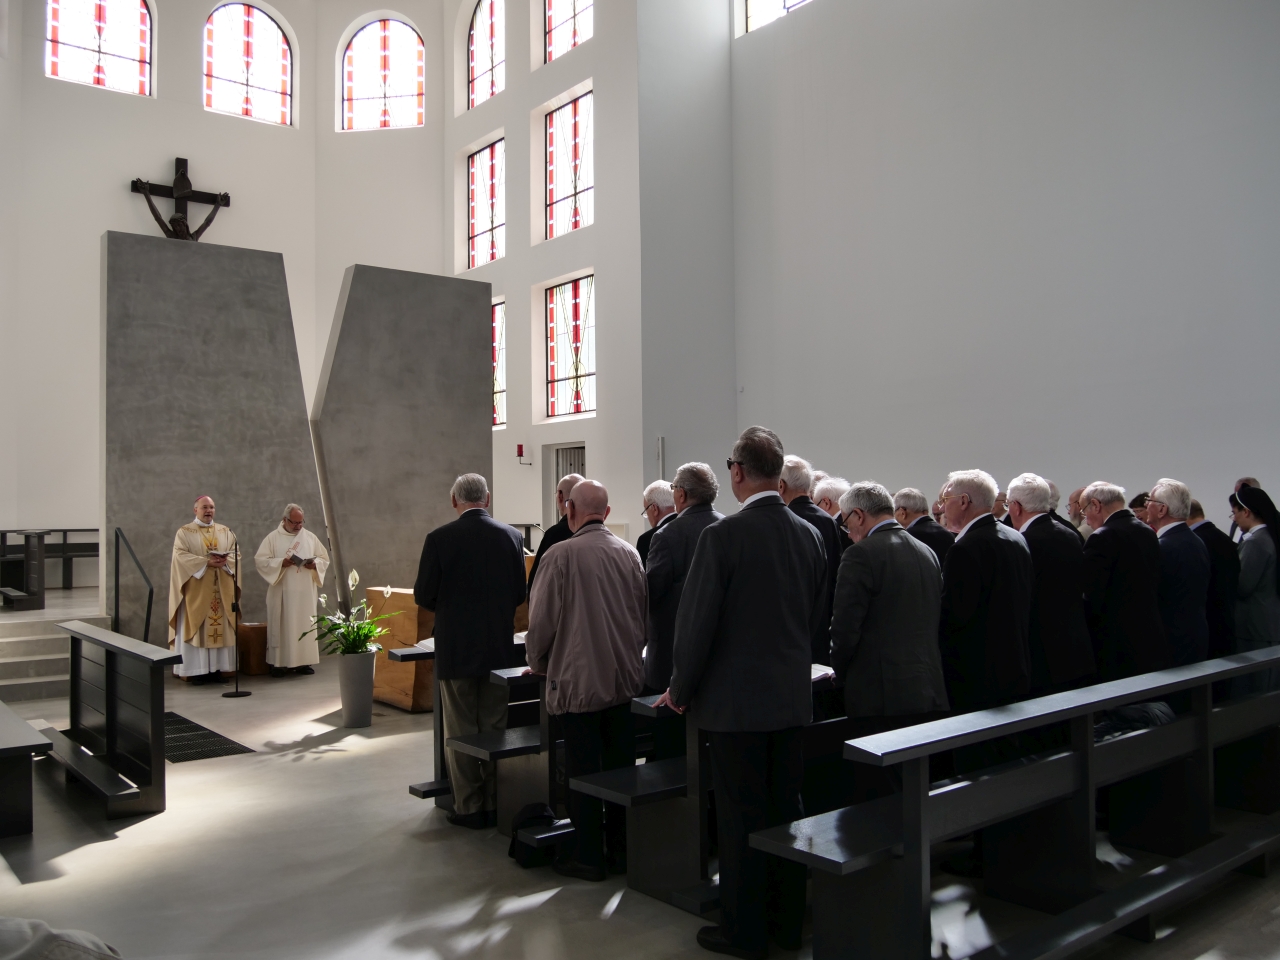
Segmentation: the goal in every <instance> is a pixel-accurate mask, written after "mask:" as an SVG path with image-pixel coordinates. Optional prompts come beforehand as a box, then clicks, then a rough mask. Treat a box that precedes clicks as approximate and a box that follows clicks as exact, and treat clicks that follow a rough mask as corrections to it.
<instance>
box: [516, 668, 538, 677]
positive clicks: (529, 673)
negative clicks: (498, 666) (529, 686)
mask: <svg viewBox="0 0 1280 960" xmlns="http://www.w3.org/2000/svg"><path fill="white" fill-rule="evenodd" d="M520 676H522V677H532V676H534V672H533V668H532V667H525V668H524V669H523V670H521V671H520ZM537 676H539V677H541V676H544V674H541V673H539V674H537Z"/></svg>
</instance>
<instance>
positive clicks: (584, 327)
mask: <svg viewBox="0 0 1280 960" xmlns="http://www.w3.org/2000/svg"><path fill="white" fill-rule="evenodd" d="M595 279H596V278H595V277H594V276H590V277H582V278H581V279H579V280H570V281H569V282H568V283H562V284H560V285H559V286H555V287H549V288H548V289H547V416H548V417H563V416H566V415H567V414H571V413H589V412H591V411H592V410H594V409H595V408H596V305H595V296H594V294H595Z"/></svg>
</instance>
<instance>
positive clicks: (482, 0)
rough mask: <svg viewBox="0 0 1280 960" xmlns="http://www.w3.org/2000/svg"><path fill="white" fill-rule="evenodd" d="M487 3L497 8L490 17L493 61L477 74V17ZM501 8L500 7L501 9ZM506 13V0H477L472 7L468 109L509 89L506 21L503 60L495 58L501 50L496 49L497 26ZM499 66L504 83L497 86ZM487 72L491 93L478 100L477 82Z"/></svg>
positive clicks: (468, 47)
mask: <svg viewBox="0 0 1280 960" xmlns="http://www.w3.org/2000/svg"><path fill="white" fill-rule="evenodd" d="M486 3H488V4H492V5H493V6H494V8H495V9H494V10H493V12H492V15H491V16H490V17H489V23H490V37H489V48H490V58H489V59H490V62H491V66H490V67H489V69H487V70H485V71H484V72H482V73H480V74H478V75H477V74H476V73H475V68H476V45H475V36H476V18H477V17H478V16H479V14H480V8H481V7H483V6H484V5H485V4H486ZM499 8H500V9H499ZM506 15H507V5H506V0H477V2H476V5H475V7H474V8H473V9H472V11H471V19H470V21H469V22H468V24H467V56H466V66H467V109H468V110H474V109H475V108H476V107H478V106H480V105H481V104H484V103H488V102H489V101H490V100H492V99H493V98H494V97H496V96H497V95H498V94H500V93H502V91H504V90H506V89H507V71H506V66H507V31H506V24H505V23H503V24H502V30H501V36H502V50H501V51H500V52H501V54H502V59H501V60H498V59H495V58H496V56H497V54H498V52H499V51H498V50H497V49H496V47H497V42H498V35H499V31H498V26H497V24H498V21H499V20H500V19H501V20H505V19H506ZM499 67H501V68H502V77H501V80H502V85H501V86H496V85H495V82H494V81H495V79H496V78H497V77H498V68H499ZM486 74H487V75H488V76H489V78H490V82H489V94H488V96H486V97H485V98H484V99H483V100H479V101H477V100H476V82H477V81H478V80H479V79H480V78H481V77H484V76H485V75H486Z"/></svg>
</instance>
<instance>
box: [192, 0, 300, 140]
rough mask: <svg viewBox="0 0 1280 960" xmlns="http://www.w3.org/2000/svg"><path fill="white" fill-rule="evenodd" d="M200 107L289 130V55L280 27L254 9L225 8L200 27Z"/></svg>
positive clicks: (245, 6) (241, 6)
mask: <svg viewBox="0 0 1280 960" xmlns="http://www.w3.org/2000/svg"><path fill="white" fill-rule="evenodd" d="M204 108H205V109H206V110H213V111H215V112H217V113H232V114H235V115H236V116H240V117H251V118H252V119H254V120H264V121H266V122H267V123H279V124H283V125H285V126H288V125H289V124H290V123H291V122H292V119H293V56H292V51H290V49H289V39H288V38H287V37H286V36H285V35H284V31H283V30H281V29H280V26H279V24H277V23H276V22H275V21H274V20H272V19H271V17H270V16H268V15H267V14H266V13H263V12H262V11H261V10H259V9H258V8H257V7H254V6H250V5H249V4H247V3H228V4H224V5H223V6H221V7H218V8H217V9H216V10H214V11H213V13H211V14H209V19H208V20H207V21H206V22H205V25H204Z"/></svg>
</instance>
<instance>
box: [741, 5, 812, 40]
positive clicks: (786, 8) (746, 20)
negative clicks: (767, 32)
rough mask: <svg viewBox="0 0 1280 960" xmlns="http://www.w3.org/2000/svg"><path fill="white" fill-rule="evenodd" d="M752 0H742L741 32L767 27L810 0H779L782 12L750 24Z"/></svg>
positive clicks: (752, 31) (751, 31)
mask: <svg viewBox="0 0 1280 960" xmlns="http://www.w3.org/2000/svg"><path fill="white" fill-rule="evenodd" d="M752 2H753V0H742V32H743V33H754V32H755V31H757V30H759V29H761V28H762V27H767V26H768V25H769V24H771V23H773V22H774V21H775V20H781V19H782V18H783V17H785V16H786V15H787V14H789V13H790V12H791V11H792V10H795V9H796V8H797V7H803V6H804V5H805V4H807V3H809V2H810V0H781V2H782V12H781V13H779V14H777V15H776V16H774V17H770V18H769V19H768V20H766V21H764V22H763V23H758V24H756V25H755V26H752V25H751V4H752Z"/></svg>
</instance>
